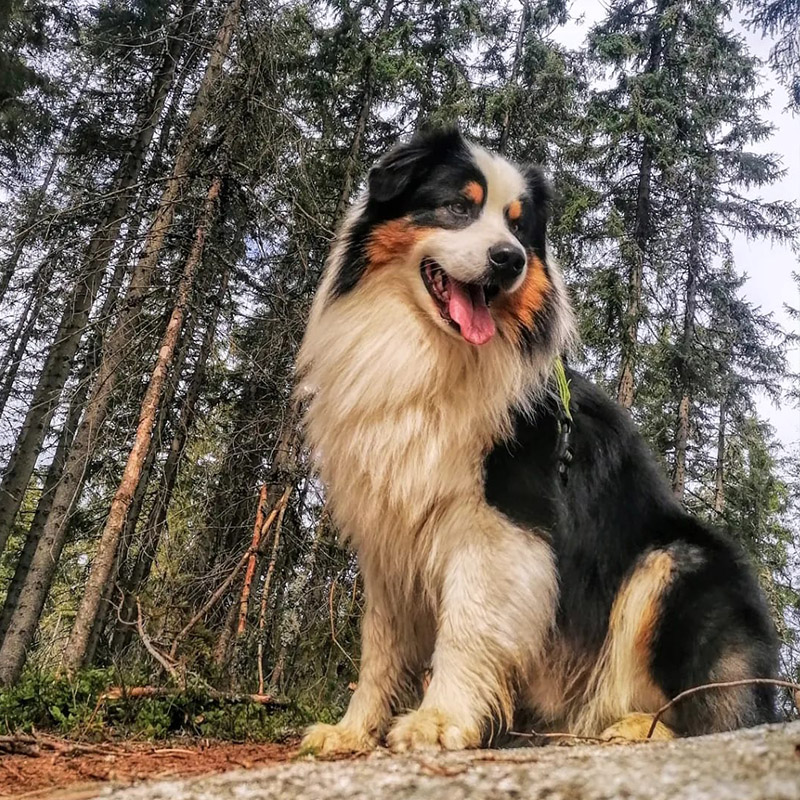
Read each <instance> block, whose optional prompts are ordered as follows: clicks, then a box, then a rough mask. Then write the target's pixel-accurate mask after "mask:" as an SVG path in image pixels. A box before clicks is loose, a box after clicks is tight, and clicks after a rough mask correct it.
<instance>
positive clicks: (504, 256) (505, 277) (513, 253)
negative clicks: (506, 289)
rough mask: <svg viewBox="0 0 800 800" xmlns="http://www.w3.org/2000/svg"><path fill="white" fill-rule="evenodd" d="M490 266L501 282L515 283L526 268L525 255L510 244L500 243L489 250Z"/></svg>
mask: <svg viewBox="0 0 800 800" xmlns="http://www.w3.org/2000/svg"><path fill="white" fill-rule="evenodd" d="M489 266H491V268H492V272H494V274H495V276H496V277H497V278H499V279H500V280H501V281H508V282H513V281H514V280H516V279H517V278H518V277H519V276H520V274H521V273H522V270H523V269H524V267H525V255H524V253H522V251H521V250H520V249H519V247H515V246H514V245H513V244H511V243H509V242H498V243H497V244H493V245H492V246H491V247H490V248H489Z"/></svg>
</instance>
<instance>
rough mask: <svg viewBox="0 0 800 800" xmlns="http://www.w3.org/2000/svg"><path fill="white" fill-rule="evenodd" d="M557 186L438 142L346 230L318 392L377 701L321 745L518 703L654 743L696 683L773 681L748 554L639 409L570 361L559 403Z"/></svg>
mask: <svg viewBox="0 0 800 800" xmlns="http://www.w3.org/2000/svg"><path fill="white" fill-rule="evenodd" d="M548 195H549V190H548V186H547V183H546V181H545V178H544V176H543V174H542V172H541V171H540V170H539V169H537V168H535V167H519V166H516V165H514V164H512V163H510V162H509V161H507V160H505V159H504V158H501V157H499V156H497V155H493V154H492V153H490V152H487V151H486V150H484V149H483V148H481V147H478V146H477V145H475V144H472V143H470V142H468V141H466V140H465V139H464V138H463V137H462V136H461V135H460V134H459V133H458V132H457V131H453V130H447V131H439V132H433V133H428V134H424V135H418V136H416V137H415V138H413V139H412V140H411V141H410V142H409V143H406V144H401V145H399V146H397V147H395V149H393V150H392V151H391V152H389V153H388V154H387V155H386V156H385V157H384V158H383V159H381V160H380V161H379V162H378V164H377V165H376V166H375V167H374V168H373V169H372V171H371V172H370V174H369V180H368V185H367V188H366V190H365V191H364V193H363V195H362V196H361V197H360V199H359V200H358V201H357V202H356V203H355V205H354V206H353V208H352V209H351V210H350V212H349V214H348V215H347V217H346V219H345V220H344V222H343V224H342V226H341V229H340V231H339V232H338V236H337V238H336V242H335V244H334V246H333V249H332V252H331V254H330V258H329V261H328V264H327V267H326V270H325V274H324V277H323V280H322V283H321V285H320V287H319V291H318V293H317V296H316V298H315V301H314V305H313V308H312V311H311V315H310V320H309V324H308V330H307V332H306V335H305V339H304V342H303V345H302V348H301V352H300V356H299V363H298V374H299V378H300V389H299V391H300V393H301V395H302V396H303V397H304V398H305V400H306V408H307V411H306V415H305V432H306V437H307V441H308V442H309V444H310V446H311V448H312V451H313V453H314V457H315V459H316V463H317V465H318V469H319V473H320V476H321V478H322V480H323V481H324V483H325V486H326V490H327V497H328V501H329V509H330V511H331V513H332V515H333V517H334V519H335V521H336V523H337V525H338V526H339V528H340V530H341V531H342V533H343V535H344V536H345V537H346V539H347V541H348V542H349V543H350V545H351V546H352V547H354V548H355V550H356V551H357V554H358V562H359V566H360V569H361V572H362V575H363V578H364V588H365V596H366V610H365V614H364V619H363V626H362V652H361V665H360V675H359V679H358V688H357V689H356V690H355V692H354V694H353V696H352V698H351V701H350V706H349V708H348V710H347V713H346V714H345V715H344V718H343V719H342V720H341V722H339V723H338V724H337V725H316V726H314V727H313V728H312V729H311V730H310V731H309V733H308V734H307V736H306V739H305V745H306V747H308V748H309V749H314V750H317V751H319V752H325V753H331V752H339V751H353V750H364V749H368V748H371V747H374V746H375V745H376V744H378V743H380V742H382V741H384V739H385V741H386V742H387V743H388V745H389V746H390V747H392V748H393V749H395V750H397V751H405V750H412V749H417V748H447V749H457V748H465V747H478V746H480V745H481V744H482V743H486V742H487V741H489V740H490V739H491V737H492V735H493V734H495V733H496V732H497V731H500V730H503V729H504V728H507V727H508V726H510V725H511V724H512V721H513V720H514V719H515V718H517V719H519V717H518V715H524V716H525V717H526V719H527V720H529V721H532V722H534V723H535V725H536V729H537V730H538V729H542V730H551V731H567V732H572V733H576V734H584V735H601V734H604V733H605V735H607V736H610V735H619V736H622V737H631V738H635V737H642V736H644V735H645V734H646V732H647V730H648V728H649V726H650V723H651V720H652V714H653V713H654V712H655V711H656V710H657V709H658V708H659V707H660V706H661V705H662V704H663V703H664V702H665V701H666V700H668V699H669V698H671V697H673V696H674V695H676V694H677V693H678V692H680V691H682V690H684V689H687V688H689V687H693V686H696V685H699V684H704V683H708V682H715V681H730V680H739V679H743V678H750V677H758V676H771V675H773V674H774V672H775V669H776V657H777V655H776V654H777V645H776V637H775V632H774V628H773V625H772V622H771V620H770V615H769V613H768V609H767V605H766V602H765V599H764V596H763V594H762V592H761V590H760V589H759V586H758V584H757V581H756V579H755V576H754V574H753V571H752V570H751V568H750V567H749V565H748V564H747V563H746V560H745V559H744V557H743V556H742V554H741V553H740V552H739V550H738V548H737V547H736V546H734V544H733V543H732V542H731V541H729V540H728V539H727V538H725V537H724V536H722V535H721V534H719V533H717V532H716V531H714V530H711V529H710V528H708V527H707V526H706V525H704V524H703V523H701V522H700V521H698V520H696V519H694V518H693V517H691V516H689V515H688V514H687V513H686V512H685V511H684V510H683V509H682V507H681V506H680V504H679V503H677V502H676V501H675V500H674V499H673V497H672V494H671V491H670V488H669V485H668V484H667V482H666V480H665V478H664V477H663V476H662V474H661V473H660V471H659V469H658V467H657V466H656V464H655V462H654V459H653V457H652V456H651V455H650V453H649V452H648V449H647V447H646V445H645V444H644V442H643V441H642V439H641V437H640V436H639V434H638V433H637V432H636V430H635V429H634V426H633V424H632V423H631V421H630V419H629V418H628V415H627V413H626V412H624V411H623V410H622V409H621V408H619V407H618V406H617V405H616V404H615V403H613V402H611V401H610V400H609V399H608V398H607V397H606V396H605V395H604V394H603V393H602V392H601V391H599V390H598V389H597V388H595V387H594V386H592V385H591V384H589V383H588V382H587V381H585V380H584V379H582V378H581V377H580V376H579V375H577V374H576V373H574V372H572V371H571V370H567V371H566V378H567V381H568V382H569V389H570V391H569V397H568V399H567V400H565V399H563V395H559V394H558V393H557V392H555V391H554V386H555V383H554V380H553V376H554V372H557V370H558V367H559V365H560V364H561V362H560V361H559V357H560V356H561V355H562V354H564V353H566V352H567V351H568V350H569V348H570V345H571V343H572V342H573V340H574V323H573V314H572V311H571V308H570V302H569V298H568V295H567V292H566V290H565V288H564V284H563V282H562V278H561V275H560V273H559V270H558V267H557V266H556V264H555V263H554V262H553V260H552V259H551V257H550V256H549V255H548V249H547V244H546V225H547V216H548ZM561 374H562V375H563V373H561ZM570 417H571V421H570V419H569V418H570ZM567 432H568V434H569V435H568V437H567V436H566V433H567ZM426 670H430V676H431V677H430V682H429V683H428V685H427V687H426V688H425V690H424V692H423V691H422V684H421V677H422V675H423V673H424V672H425V671H426ZM773 693H774V690H773V689H772V688H771V687H770V686H768V685H764V684H759V685H747V686H740V687H736V688H728V689H716V690H713V691H706V692H701V693H698V694H696V695H693V696H692V697H689V698H687V699H686V700H685V701H682V702H681V703H679V704H677V705H676V706H674V707H673V708H672V709H671V710H670V711H669V713H668V714H666V715H665V717H664V719H663V722H664V723H665V726H659V728H658V732H657V733H658V735H659V736H667V735H671V734H672V732H675V733H676V734H679V735H690V734H698V733H705V732H710V731H719V730H726V729H730V728H735V727H737V726H745V725H754V724H756V723H760V722H764V721H769V720H771V719H772V718H773V714H774V711H773V706H774V696H773Z"/></svg>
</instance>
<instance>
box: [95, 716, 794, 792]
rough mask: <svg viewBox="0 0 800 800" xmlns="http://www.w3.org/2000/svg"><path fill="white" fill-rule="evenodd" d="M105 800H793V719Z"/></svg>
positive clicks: (211, 780)
mask: <svg viewBox="0 0 800 800" xmlns="http://www.w3.org/2000/svg"><path fill="white" fill-rule="evenodd" d="M98 796H99V797H103V798H109V800H288V799H289V798H291V799H292V800H379V799H382V798H397V800H462V798H490V799H491V800H512V799H513V800H523V798H524V800H612V798H614V799H615V800H616V798H624V800H640V799H641V800H679V799H681V800H684V799H685V800H800V722H794V723H788V724H783V725H766V726H763V727H760V728H753V729H751V730H744V731H736V732H734V733H725V734H717V735H714V736H703V737H699V738H696V739H682V740H677V741H671V742H649V743H641V744H619V745H591V744H580V745H577V746H574V747H558V746H548V747H539V748H533V747H531V748H519V749H514V750H478V751H474V750H473V751H466V752H460V753H433V754H425V755H414V756H403V757H398V756H392V755H390V754H388V753H387V752H385V751H378V752H375V753H373V754H371V755H370V756H368V757H364V758H359V759H352V760H346V761H314V760H310V759H308V760H299V761H296V762H294V763H292V764H285V765H282V766H277V767H271V768H262V769H254V770H248V771H243V770H240V771H236V772H228V773H226V774H224V775H216V776H213V777H207V778H190V779H186V780H173V781H163V782H159V783H148V784H142V785H140V786H136V787H133V788H129V789H117V790H113V789H106V790H105V791H104V792H103V793H101V794H100V795H98Z"/></svg>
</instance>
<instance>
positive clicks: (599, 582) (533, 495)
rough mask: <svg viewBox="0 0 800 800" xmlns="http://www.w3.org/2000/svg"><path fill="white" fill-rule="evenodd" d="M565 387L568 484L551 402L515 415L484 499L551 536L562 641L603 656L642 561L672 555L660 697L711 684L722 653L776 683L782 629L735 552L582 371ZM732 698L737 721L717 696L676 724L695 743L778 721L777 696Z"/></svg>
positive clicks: (656, 658)
mask: <svg viewBox="0 0 800 800" xmlns="http://www.w3.org/2000/svg"><path fill="white" fill-rule="evenodd" d="M568 377H569V379H570V382H571V392H572V402H571V411H572V415H573V418H574V428H573V433H572V437H571V441H572V448H573V453H574V457H573V462H572V464H571V466H570V468H569V471H568V476H567V480H566V482H564V481H562V480H561V479H560V477H559V475H558V470H557V467H558V464H557V436H558V414H557V411H558V406H557V401H556V400H555V399H549V400H547V401H546V402H544V403H543V404H542V405H541V406H540V407H539V408H538V409H537V412H536V413H535V414H534V415H533V416H532V418H528V417H526V416H524V415H522V414H518V415H517V417H516V422H515V430H514V434H513V436H512V437H511V439H510V440H509V441H506V442H503V443H500V444H498V445H497V446H496V447H495V448H494V449H493V450H492V452H491V453H489V455H488V456H487V458H486V462H485V490H486V497H487V499H488V501H489V502H490V503H491V504H492V505H493V506H495V507H496V508H497V509H498V510H500V511H501V512H503V513H504V514H505V515H506V516H508V517H509V518H511V519H512V520H514V521H515V522H517V523H518V524H520V525H522V526H524V527H526V528H530V529H531V530H537V531H545V532H546V533H547V534H548V535H549V536H550V538H551V541H552V547H553V549H554V552H555V554H556V559H557V566H558V574H559V584H560V605H559V610H558V626H559V630H560V633H561V635H562V636H563V637H564V639H565V641H566V642H568V644H569V645H570V647H574V648H575V649H576V651H578V652H582V653H588V654H590V655H592V654H597V653H598V651H599V649H600V646H601V645H602V642H603V639H604V637H605V635H606V632H607V627H608V620H609V614H610V611H611V606H612V604H613V602H614V598H615V596H616V594H617V591H618V590H619V589H620V587H621V586H622V584H623V582H624V580H625V578H626V576H628V575H629V574H630V573H631V572H632V570H633V568H634V566H635V564H636V562H637V560H638V559H640V558H641V557H642V556H643V554H645V553H647V552H648V551H650V550H653V549H656V548H664V549H668V550H669V551H670V553H671V554H672V556H673V558H674V561H675V564H676V573H677V574H676V576H675V577H674V579H673V580H672V582H671V584H670V587H669V589H668V590H667V592H666V595H665V597H664V598H663V604H662V608H661V614H660V618H659V621H658V624H657V629H656V631H655V636H654V640H653V646H652V653H651V664H650V669H651V674H652V677H653V679H654V682H655V683H656V685H658V686H659V687H660V688H661V689H662V691H663V693H664V695H665V696H666V697H673V696H674V695H676V694H677V693H678V692H680V691H682V690H684V689H687V688H690V687H692V686H697V685H699V684H702V683H707V682H709V681H711V680H714V679H715V674H714V671H715V667H717V666H718V665H719V664H720V659H721V658H723V657H724V656H726V655H727V656H730V655H732V654H734V655H736V656H738V657H741V658H742V659H744V660H745V662H746V663H747V664H748V665H749V671H750V674H751V676H752V677H770V676H772V675H774V674H775V671H776V661H777V641H776V634H775V630H774V626H773V623H772V621H771V619H770V615H769V611H768V608H767V604H766V601H765V598H764V595H763V593H762V591H761V589H760V588H759V586H758V583H757V581H756V578H755V576H754V574H753V571H752V569H751V568H750V566H749V565H748V564H747V562H746V560H745V558H744V556H743V554H742V553H741V552H740V550H739V548H738V547H737V546H736V545H735V544H734V543H733V542H732V541H731V540H729V539H728V538H727V537H725V536H723V535H722V534H720V533H718V532H716V531H714V530H712V529H710V528H709V527H707V526H705V525H704V524H702V523H701V522H699V521H698V520H696V519H695V518H693V517H691V516H690V515H688V514H687V513H686V512H685V511H684V510H683V509H682V507H681V506H680V505H679V504H678V503H677V502H676V501H675V499H674V497H673V496H672V493H671V492H670V488H669V486H668V484H667V482H666V480H665V478H664V477H663V476H662V474H661V472H660V470H659V468H658V467H657V466H656V464H655V462H654V459H653V457H652V456H651V454H650V453H649V451H648V449H647V447H646V445H645V444H644V441H643V440H642V438H641V436H640V435H639V434H638V432H637V431H636V430H635V428H634V426H633V424H632V423H631V422H630V420H629V419H628V416H627V414H626V413H625V412H624V411H623V410H622V409H621V408H619V407H618V406H617V405H616V404H615V403H613V402H611V401H610V400H609V399H608V398H607V397H606V396H605V395H604V394H603V393H602V392H601V391H600V390H599V389H597V388H596V387H594V386H592V385H591V384H590V383H588V382H587V381H586V380H584V379H583V378H581V377H580V376H579V375H577V374H576V373H575V372H572V371H568ZM716 680H719V678H716ZM719 691H725V690H719ZM729 691H730V690H729ZM735 691H736V692H737V695H736V698H737V699H736V700H735V702H736V703H738V705H737V712H736V716H735V719H734V720H731V719H730V718H729V717H724V715H723V716H720V713H719V712H718V701H719V702H720V704H721V702H722V700H721V699H720V698H719V697H718V696H717V695H716V694H715V693H711V694H698V695H695V696H693V697H692V698H690V699H687V700H686V701H683V702H682V703H681V704H680V705H679V706H678V707H677V708H676V710H675V712H674V714H673V716H672V718H671V719H670V723H671V724H672V725H673V726H674V727H675V728H676V730H678V731H679V732H681V733H688V734H695V733H702V732H708V731H712V730H716V729H719V728H723V727H733V726H746V725H754V724H758V723H760V722H766V721H771V720H772V719H773V717H774V689H773V688H772V687H770V686H766V685H762V686H757V687H748V688H747V689H742V690H735ZM724 699H725V700H726V701H727V700H730V698H724Z"/></svg>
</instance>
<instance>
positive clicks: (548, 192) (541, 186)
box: [523, 164, 553, 259]
mask: <svg viewBox="0 0 800 800" xmlns="http://www.w3.org/2000/svg"><path fill="white" fill-rule="evenodd" d="M523 174H524V175H525V183H526V185H527V189H526V194H527V195H528V198H529V199H530V202H531V209H532V213H531V226H530V232H531V239H532V244H533V249H534V251H535V252H536V254H537V255H538V256H539V257H540V258H542V259H544V258H545V250H546V247H545V242H546V240H547V223H548V221H549V219H550V211H551V207H552V204H553V189H552V187H551V186H550V182H549V181H548V180H547V177H546V176H545V174H544V170H542V168H541V167H538V166H535V165H533V164H530V165H528V166H526V167H525V168H524V169H523Z"/></svg>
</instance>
